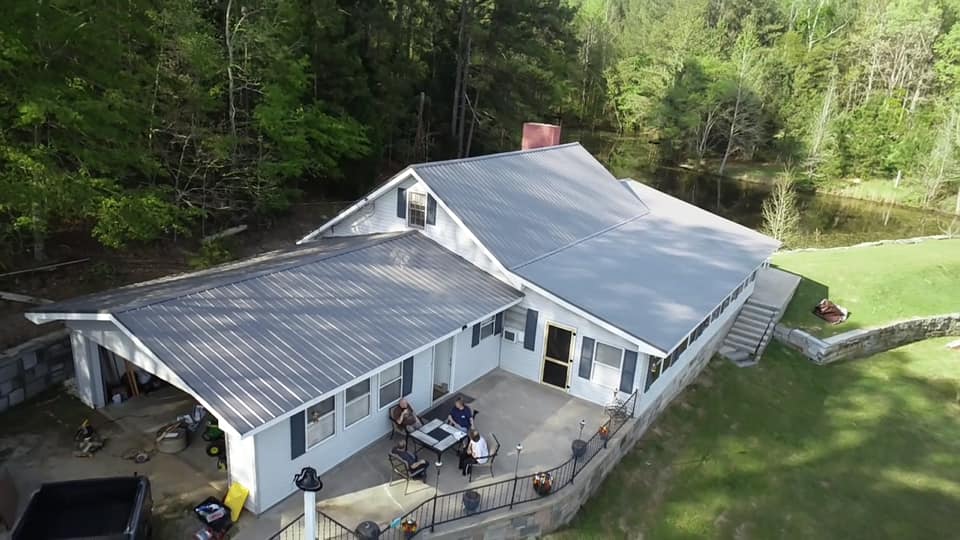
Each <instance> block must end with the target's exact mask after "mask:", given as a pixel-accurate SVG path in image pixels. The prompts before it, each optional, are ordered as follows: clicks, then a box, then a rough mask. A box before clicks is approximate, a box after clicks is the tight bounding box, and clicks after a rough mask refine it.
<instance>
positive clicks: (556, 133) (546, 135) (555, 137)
mask: <svg viewBox="0 0 960 540" xmlns="http://www.w3.org/2000/svg"><path fill="white" fill-rule="evenodd" d="M558 144H560V126H556V125H553V124H540V123H537V122H524V123H523V142H522V143H521V145H520V148H521V149H522V150H531V149H533V148H543V147H545V146H556V145H558Z"/></svg>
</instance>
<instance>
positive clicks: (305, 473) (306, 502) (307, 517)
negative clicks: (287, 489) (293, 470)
mask: <svg viewBox="0 0 960 540" xmlns="http://www.w3.org/2000/svg"><path fill="white" fill-rule="evenodd" d="M293 483H294V484H296V486H297V489H299V490H300V491H302V492H303V529H304V534H305V535H306V536H305V538H307V539H308V540H316V539H317V492H318V491H320V490H321V489H323V482H321V481H320V478H319V477H318V476H317V470H316V469H314V468H313V467H304V468H303V470H301V471H300V473H299V474H296V475H294V477H293Z"/></svg>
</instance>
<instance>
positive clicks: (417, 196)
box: [407, 191, 427, 229]
mask: <svg viewBox="0 0 960 540" xmlns="http://www.w3.org/2000/svg"><path fill="white" fill-rule="evenodd" d="M407 225H410V226H411V227H417V228H418V229H422V228H424V227H425V226H426V225H427V195H426V194H425V193H415V192H412V191H411V192H409V193H407Z"/></svg>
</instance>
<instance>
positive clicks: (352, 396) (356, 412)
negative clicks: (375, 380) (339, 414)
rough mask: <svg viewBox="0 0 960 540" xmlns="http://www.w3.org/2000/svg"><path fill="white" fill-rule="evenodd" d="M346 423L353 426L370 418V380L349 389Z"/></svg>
mask: <svg viewBox="0 0 960 540" xmlns="http://www.w3.org/2000/svg"><path fill="white" fill-rule="evenodd" d="M345 397H346V399H345V401H346V403H347V404H346V407H345V409H346V410H345V411H344V423H345V425H347V426H352V425H353V424H356V423H357V422H359V421H360V420H363V419H364V418H366V417H368V416H370V379H367V380H365V381H360V382H358V383H357V384H355V385H353V386H351V387H350V388H347V391H346V396H345Z"/></svg>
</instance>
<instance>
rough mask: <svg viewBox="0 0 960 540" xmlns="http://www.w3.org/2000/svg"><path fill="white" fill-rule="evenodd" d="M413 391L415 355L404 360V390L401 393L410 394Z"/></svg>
mask: <svg viewBox="0 0 960 540" xmlns="http://www.w3.org/2000/svg"><path fill="white" fill-rule="evenodd" d="M410 392H413V357H412V356H411V357H410V358H407V359H406V360H404V361H403V390H401V392H400V393H401V394H403V395H404V396H409V395H410Z"/></svg>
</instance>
